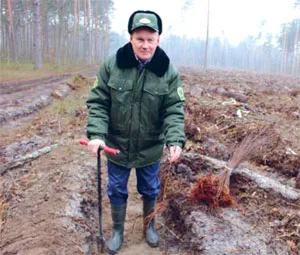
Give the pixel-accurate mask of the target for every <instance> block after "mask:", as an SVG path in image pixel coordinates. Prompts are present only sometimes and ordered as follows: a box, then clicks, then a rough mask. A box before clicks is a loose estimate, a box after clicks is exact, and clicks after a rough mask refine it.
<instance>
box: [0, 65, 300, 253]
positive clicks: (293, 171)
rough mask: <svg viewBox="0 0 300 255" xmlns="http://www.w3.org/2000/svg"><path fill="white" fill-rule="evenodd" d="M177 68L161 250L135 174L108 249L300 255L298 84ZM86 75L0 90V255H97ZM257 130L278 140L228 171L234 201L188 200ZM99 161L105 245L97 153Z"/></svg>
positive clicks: (292, 79) (105, 212) (6, 86)
mask: <svg viewBox="0 0 300 255" xmlns="http://www.w3.org/2000/svg"><path fill="white" fill-rule="evenodd" d="M180 73H181V78H182V83H183V86H184V89H185V94H186V105H185V112H186V134H187V137H188V140H187V144H186V147H185V150H184V153H183V155H182V158H181V160H180V161H179V162H178V163H177V164H174V165H172V166H170V165H169V164H168V163H167V162H166V160H165V159H166V157H164V159H163V167H162V171H161V178H162V184H165V183H167V184H166V189H165V190H166V195H165V196H164V197H165V201H164V202H165V205H166V208H165V210H163V211H161V213H159V214H158V220H157V227H158V231H159V233H160V235H161V247H160V248H155V249H153V248H150V247H148V246H147V245H146V244H145V242H144V239H143V235H142V207H141V205H142V201H141V198H140V196H139V194H138V193H137V191H136V188H135V187H136V183H135V173H134V170H133V171H132V176H131V178H130V183H129V192H130V196H129V204H128V209H127V210H128V214H127V218H126V226H125V240H124V245H123V247H122V250H121V251H120V252H119V253H118V254H128V255H129V254H132V255H134V254H146V255H147V254H149V255H152V254H153V255H154V254H292V255H293V254H300V253H299V250H300V202H299V201H300V199H299V197H300V190H299V189H300V174H299V172H300V78H296V77H291V76H279V75H269V74H258V73H250V72H242V71H229V70H208V71H207V72H204V71H203V70H200V69H192V68H180ZM94 75H95V73H93V72H89V73H84V72H83V73H82V74H81V75H79V74H76V76H72V77H70V76H69V77H64V76H62V77H60V78H59V77H58V79H57V78H56V80H55V81H53V80H51V78H50V79H48V80H47V79H44V80H41V81H22V82H18V83H15V84H14V83H10V84H8V83H6V84H0V88H1V100H0V107H1V109H0V123H1V130H0V136H1V148H0V162H1V167H0V174H1V176H0V237H1V238H0V250H1V254H5V255H8V254H28V255H29V254H30V255H38V254H47V255H48V254H97V247H96V235H97V192H96V160H95V158H94V156H93V155H91V154H90V153H88V152H87V151H86V148H84V147H83V146H82V145H79V144H78V140H79V139H80V138H84V137H85V123H86V107H85V101H86V99H87V96H88V91H89V89H90V87H91V86H92V84H93V81H94V79H95V77H94ZM264 125H271V126H272V128H273V130H274V132H276V134H277V135H276V138H274V140H272V141H271V143H270V145H269V147H268V148H266V149H264V150H261V151H260V153H258V154H256V155H254V156H253V157H251V159H250V160H248V161H247V162H245V163H243V164H242V165H241V167H240V168H239V169H237V170H236V171H234V172H233V173H232V176H231V182H230V183H231V186H230V188H231V192H232V195H233V197H234V198H235V200H236V205H235V206H233V207H229V208H212V207H211V206H209V205H207V204H205V203H195V202H192V201H191V200H190V199H189V193H190V189H191V187H192V186H193V185H194V184H195V180H196V179H197V177H198V176H201V175H204V174H206V173H215V174H218V173H219V172H220V171H221V170H222V167H223V165H222V164H226V162H227V161H228V160H229V159H230V157H231V156H232V153H233V151H234V149H235V148H236V146H237V145H238V144H239V143H240V141H241V140H242V139H243V138H244V137H245V136H246V135H247V134H248V133H249V132H250V131H252V130H257V129H260V128H262V127H263V126H264ZM102 165H103V168H102V180H103V182H104V184H103V194H104V201H103V228H104V235H105V237H106V238H108V237H109V233H110V230H111V219H110V215H109V214H110V208H109V202H108V200H107V197H106V195H105V185H106V171H105V169H106V168H105V158H103V160H102ZM166 176H168V181H167V182H166Z"/></svg>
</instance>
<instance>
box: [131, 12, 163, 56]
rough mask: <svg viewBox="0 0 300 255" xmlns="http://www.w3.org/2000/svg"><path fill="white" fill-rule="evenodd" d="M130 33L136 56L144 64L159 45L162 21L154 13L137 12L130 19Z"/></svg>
mask: <svg viewBox="0 0 300 255" xmlns="http://www.w3.org/2000/svg"><path fill="white" fill-rule="evenodd" d="M128 32H129V33H130V42H131V45H132V48H133V52H134V54H135V55H136V56H137V57H138V58H139V59H140V60H141V61H143V62H144V61H146V60H148V59H150V58H151V57H152V56H153V55H154V53H155V50H156V48H157V46H158V44H159V35H160V34H161V32H162V22H161V19H160V17H159V16H158V15H157V14H156V13H155V12H152V11H136V12H134V13H133V14H132V15H131V16H130V18H129V22H128Z"/></svg>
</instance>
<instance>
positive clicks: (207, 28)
mask: <svg viewBox="0 0 300 255" xmlns="http://www.w3.org/2000/svg"><path fill="white" fill-rule="evenodd" d="M208 42H209V0H207V27H206V43H205V54H204V70H206V69H207V55H208Z"/></svg>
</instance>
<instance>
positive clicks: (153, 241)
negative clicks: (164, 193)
mask: <svg viewBox="0 0 300 255" xmlns="http://www.w3.org/2000/svg"><path fill="white" fill-rule="evenodd" d="M143 201H144V202H143V205H144V206H143V208H144V234H145V237H146V241H147V243H148V244H149V245H150V246H151V247H158V246H159V235H158V234H157V232H156V231H155V217H153V218H152V219H151V221H150V223H149V219H148V218H147V216H148V215H149V214H151V213H152V212H153V211H154V207H155V201H147V200H145V199H144V200H143Z"/></svg>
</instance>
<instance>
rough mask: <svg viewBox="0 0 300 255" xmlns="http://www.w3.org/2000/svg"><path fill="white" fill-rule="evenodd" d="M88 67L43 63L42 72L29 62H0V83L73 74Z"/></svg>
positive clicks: (83, 64) (81, 64) (84, 65)
mask: <svg viewBox="0 0 300 255" xmlns="http://www.w3.org/2000/svg"><path fill="white" fill-rule="evenodd" d="M70 63H71V62H70ZM89 67H92V66H88V65H87V64H85V63H79V64H78V65H74V64H68V65H63V66H58V65H57V64H56V63H53V62H44V64H43V70H37V69H35V67H34V64H33V63H30V62H18V63H16V62H10V63H7V62H0V70H1V72H0V82H4V81H11V80H26V79H36V78H41V77H46V76H50V75H59V74H64V73H73V72H77V71H81V70H82V69H86V68H89Z"/></svg>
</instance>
